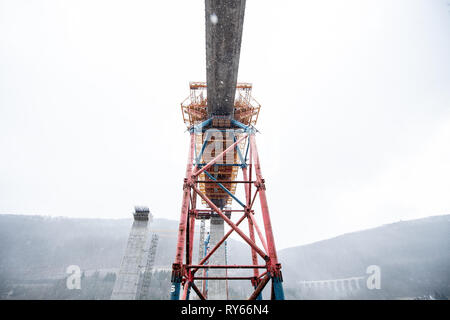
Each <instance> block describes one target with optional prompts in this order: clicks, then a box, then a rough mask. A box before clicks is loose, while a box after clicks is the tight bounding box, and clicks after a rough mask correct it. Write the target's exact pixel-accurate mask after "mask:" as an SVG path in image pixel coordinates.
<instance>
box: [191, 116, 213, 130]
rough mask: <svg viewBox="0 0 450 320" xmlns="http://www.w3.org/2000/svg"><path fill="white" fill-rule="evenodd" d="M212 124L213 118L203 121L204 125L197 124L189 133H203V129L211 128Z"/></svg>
mask: <svg viewBox="0 0 450 320" xmlns="http://www.w3.org/2000/svg"><path fill="white" fill-rule="evenodd" d="M211 122H212V118H209V119H208V120H205V121H203V122H202V123H199V124H197V125H196V126H192V127H190V128H189V132H195V133H197V132H203V128H204V127H206V126H209V125H210V124H211Z"/></svg>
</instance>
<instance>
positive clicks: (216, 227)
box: [208, 216, 227, 300]
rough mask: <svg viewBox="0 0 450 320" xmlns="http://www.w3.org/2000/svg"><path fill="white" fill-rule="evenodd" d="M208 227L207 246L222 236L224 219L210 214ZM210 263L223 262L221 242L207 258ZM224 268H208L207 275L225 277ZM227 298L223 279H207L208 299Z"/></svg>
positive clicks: (212, 244)
mask: <svg viewBox="0 0 450 320" xmlns="http://www.w3.org/2000/svg"><path fill="white" fill-rule="evenodd" d="M209 222H210V227H209V235H210V238H209V243H210V245H209V247H210V248H214V246H215V245H216V244H217V243H218V242H219V241H220V240H221V239H222V238H223V236H224V221H223V219H222V218H221V217H219V216H211V219H210V221H209ZM209 264H210V265H224V264H225V244H222V245H221V246H220V247H219V248H218V249H217V250H216V252H214V253H213V255H212V256H211V258H209ZM225 276H226V270H225V269H209V271H208V277H225ZM226 299H227V282H226V281H223V280H208V300H226Z"/></svg>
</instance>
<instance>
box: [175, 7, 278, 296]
mask: <svg viewBox="0 0 450 320" xmlns="http://www.w3.org/2000/svg"><path fill="white" fill-rule="evenodd" d="M244 11H245V0H221V1H219V0H206V1H205V30H206V83H205V82H191V83H190V95H189V97H188V98H186V99H185V100H184V101H183V102H182V103H181V111H182V115H183V121H184V122H185V124H186V126H187V127H188V130H189V133H190V143H189V153H188V160H187V165H186V173H185V178H184V183H183V198H182V206H181V215H180V223H179V228H178V242H177V247H176V256H175V261H174V263H173V265H172V278H171V281H172V286H171V299H174V300H178V299H180V298H181V299H183V300H187V299H189V296H190V292H191V289H192V290H193V291H194V292H195V293H196V294H197V295H198V297H199V298H200V299H206V298H208V299H226V298H227V283H228V281H230V280H249V282H250V283H251V285H252V286H253V293H252V294H251V295H250V296H249V299H250V300H254V299H261V298H262V294H261V293H262V290H263V289H264V288H265V286H266V285H267V283H268V282H269V281H270V280H271V283H272V288H271V298H272V299H277V300H283V299H284V291H283V285H282V282H283V277H282V273H281V264H280V263H279V261H278V257H277V251H276V248H275V240H274V235H273V232H272V225H271V220H270V214H269V207H268V204H267V198H266V186H265V180H264V178H263V176H262V172H261V165H260V160H259V155H258V150H257V147H256V139H255V134H256V132H257V131H256V129H255V127H254V126H255V125H256V122H257V120H258V115H259V112H260V108H261V106H260V105H259V103H258V102H257V101H256V100H255V99H254V98H253V97H252V95H251V91H252V85H251V84H250V83H238V82H237V74H238V67H239V56H240V48H241V39H242V30H243V22H244ZM239 173H241V174H242V177H243V179H242V180H237V177H238V174H239ZM237 185H241V186H243V189H244V194H245V199H239V198H238V197H237V196H236V188H237ZM256 197H259V203H260V211H261V216H262V220H263V228H264V230H263V231H264V233H265V235H263V233H262V229H261V228H260V227H259V226H258V223H257V219H256V217H255V214H256V213H255V209H256V204H255V200H256ZM198 198H199V199H200V200H201V201H197V200H198ZM233 204H235V205H238V206H239V209H232V208H233V207H232V205H233ZM198 219H207V220H209V224H210V232H209V245H208V247H209V249H208V250H207V251H206V250H205V251H204V256H203V258H202V259H201V260H200V261H199V262H198V263H197V264H194V262H193V259H192V251H193V241H194V230H195V222H196V220H198ZM244 220H246V221H247V222H248V227H249V230H248V235H247V233H246V232H244V231H243V230H242V229H241V228H239V225H240V224H241V223H242V222H243V221H244ZM225 223H226V224H227V225H228V226H229V227H230V230H229V231H228V232H227V233H225V232H224V224H225ZM233 232H234V233H237V234H238V235H239V236H240V237H241V238H242V239H243V240H244V241H245V242H246V243H247V244H248V245H249V247H250V255H249V258H251V263H250V264H248V265H228V262H227V259H226V251H225V244H224V243H225V241H226V239H227V238H228V237H229V236H230V235H231V234H232V233H233ZM255 233H256V235H257V236H258V238H259V241H260V244H257V241H256V235H255ZM230 255H232V252H230ZM258 256H259V257H260V258H262V260H263V261H264V263H263V264H259V263H258ZM231 268H232V269H245V270H252V271H253V275H252V276H245V277H243V276H242V277H241V276H239V277H238V276H229V275H228V273H227V272H226V271H227V270H228V269H231ZM261 269H263V270H265V271H263V272H262V273H260V270H261ZM200 270H202V271H205V272H202V271H200ZM202 273H203V275H201V274H202ZM199 274H200V276H199ZM196 280H202V281H204V283H205V282H206V281H207V283H208V289H207V296H206V294H205V291H203V292H202V291H201V290H200V289H199V288H198V287H197V285H196V282H195V281H196ZM197 283H198V281H197ZM181 287H183V290H182V292H181ZM203 289H205V287H204V288H203Z"/></svg>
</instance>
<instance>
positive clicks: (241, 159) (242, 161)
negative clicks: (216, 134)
mask: <svg viewBox="0 0 450 320" xmlns="http://www.w3.org/2000/svg"><path fill="white" fill-rule="evenodd" d="M247 139H248V138H247ZM233 141H234V142H236V141H237V140H236V135H235V134H234V133H233ZM236 150H237V152H238V156H239V160H240V161H241V168H246V167H247V161H245V159H244V157H243V156H242V153H241V149H239V146H238V145H236Z"/></svg>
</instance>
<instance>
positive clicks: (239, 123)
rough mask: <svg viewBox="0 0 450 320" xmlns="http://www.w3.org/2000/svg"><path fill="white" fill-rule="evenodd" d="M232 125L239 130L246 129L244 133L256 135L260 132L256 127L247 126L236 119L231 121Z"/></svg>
mask: <svg viewBox="0 0 450 320" xmlns="http://www.w3.org/2000/svg"><path fill="white" fill-rule="evenodd" d="M231 124H232V125H234V126H236V127H238V128H241V129H244V132H248V133H250V134H254V133H256V132H258V130H256V128H255V127H254V126H246V125H245V124H243V123H242V122H239V121H237V120H235V119H231Z"/></svg>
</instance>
